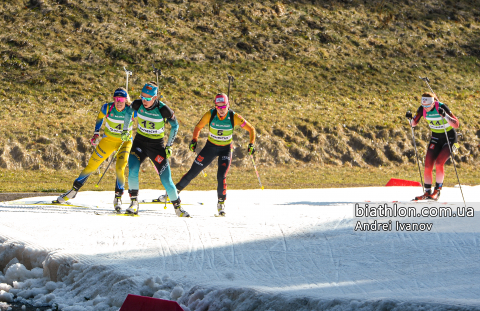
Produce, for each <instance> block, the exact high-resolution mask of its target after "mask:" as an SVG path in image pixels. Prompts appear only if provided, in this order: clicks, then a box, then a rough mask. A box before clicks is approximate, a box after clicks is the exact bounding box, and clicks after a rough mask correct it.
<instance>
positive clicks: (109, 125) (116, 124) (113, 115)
mask: <svg viewBox="0 0 480 311" xmlns="http://www.w3.org/2000/svg"><path fill="white" fill-rule="evenodd" d="M112 105H113V107H112ZM125 111H126V110H125V109H123V110H122V111H118V110H117V108H115V104H114V103H109V104H108V106H107V115H106V122H105V130H104V131H105V134H106V135H107V136H111V137H115V138H120V136H121V135H120V134H122V130H123V120H124V118H125ZM128 130H129V131H131V130H132V126H130V127H129V128H128Z"/></svg>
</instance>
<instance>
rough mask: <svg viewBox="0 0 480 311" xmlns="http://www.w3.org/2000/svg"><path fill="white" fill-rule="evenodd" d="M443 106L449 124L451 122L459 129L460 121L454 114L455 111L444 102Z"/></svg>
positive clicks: (452, 125) (451, 124)
mask: <svg viewBox="0 0 480 311" xmlns="http://www.w3.org/2000/svg"><path fill="white" fill-rule="evenodd" d="M442 108H443V109H444V110H445V112H446V114H445V120H447V122H448V124H450V126H451V127H453V128H455V129H457V128H458V126H459V125H460V122H459V121H458V119H457V117H456V116H454V115H453V113H452V112H451V111H450V109H449V108H448V107H447V105H445V104H443V105H442Z"/></svg>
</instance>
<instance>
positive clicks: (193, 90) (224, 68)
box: [0, 0, 480, 181]
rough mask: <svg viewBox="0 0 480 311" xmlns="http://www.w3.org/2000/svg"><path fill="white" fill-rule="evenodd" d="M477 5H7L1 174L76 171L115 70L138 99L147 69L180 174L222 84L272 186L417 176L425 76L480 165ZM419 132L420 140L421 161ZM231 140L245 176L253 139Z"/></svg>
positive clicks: (75, 1)
mask: <svg viewBox="0 0 480 311" xmlns="http://www.w3.org/2000/svg"><path fill="white" fill-rule="evenodd" d="M478 4H479V3H478V1H456V2H452V1H449V0H446V1H433V0H432V1H423V2H421V3H420V2H418V3H417V2H414V1H409V0H407V1H388V2H386V1H371V2H364V1H357V0H353V1H349V2H348V3H347V2H345V3H344V2H340V1H327V2H319V1H316V2H315V1H314V2H313V4H312V3H311V2H308V3H306V2H305V3H304V2H301V1H291V2H288V3H287V2H283V3H282V2H273V1H266V2H265V1H264V2H261V3H259V2H255V1H239V2H223V1H222V2H221V1H213V0H203V1H201V0H197V1H189V2H184V1H164V0H142V1H126V0H116V1H111V2H103V1H100V2H99V1H93V0H82V1H80V0H60V1H50V0H33V1H29V2H25V3H21V2H18V1H13V0H7V1H4V3H3V4H2V6H0V13H2V15H3V17H4V18H3V19H2V20H0V27H2V33H1V34H0V66H1V68H2V75H0V82H1V83H0V95H2V98H1V99H0V108H1V109H0V124H2V128H3V129H4V131H2V132H3V133H4V135H2V137H0V167H2V168H4V169H8V170H11V169H27V170H36V171H37V173H38V174H40V171H42V170H43V169H46V170H48V169H56V170H65V169H67V170H74V171H76V170H79V169H81V167H82V166H83V165H85V162H86V160H87V159H88V156H89V155H90V152H91V149H90V148H91V147H89V146H88V144H87V139H88V138H89V137H90V136H91V135H92V132H93V125H94V120H95V117H96V114H97V112H98V110H99V108H100V106H101V105H102V104H103V103H105V102H106V101H108V100H109V99H110V97H111V93H112V91H113V90H114V89H115V88H116V87H118V86H120V85H123V84H124V81H125V75H124V73H123V67H124V66H127V68H128V69H130V70H132V71H133V72H134V75H133V77H132V79H131V80H130V85H129V92H130V94H131V96H132V97H133V98H135V97H137V96H138V95H139V93H140V88H141V86H142V85H143V83H144V82H146V81H148V80H152V79H155V77H154V75H153V74H152V73H151V64H152V63H153V62H154V63H155V64H156V66H157V67H159V68H161V69H162V71H163V74H164V75H163V76H162V77H161V79H160V84H161V85H162V92H163V94H164V95H165V99H166V102H167V103H168V104H169V105H171V106H172V107H173V108H174V109H175V111H176V114H177V116H178V118H179V120H180V122H181V128H180V132H179V138H178V139H177V144H176V156H175V159H174V162H173V166H174V167H181V168H182V169H183V170H185V169H186V168H187V167H188V166H189V165H190V163H191V160H192V155H191V154H189V153H188V152H187V143H188V142H189V141H190V139H191V132H192V129H193V126H194V125H195V123H196V122H197V121H198V119H199V118H200V116H201V115H202V114H203V112H204V111H206V110H207V109H208V108H210V107H211V101H212V98H213V96H214V94H216V93H217V92H220V91H222V92H226V89H227V85H228V80H227V79H226V75H227V73H230V74H232V75H234V76H235V78H236V83H235V85H234V86H233V88H232V98H233V105H232V108H233V109H234V110H235V111H237V112H239V113H240V114H242V115H243V116H245V117H246V118H247V119H248V120H249V121H250V122H251V123H253V124H254V125H255V127H256V128H257V129H258V134H259V135H258V137H257V145H258V148H257V150H258V155H257V157H258V162H259V163H260V164H262V165H263V166H265V167H269V168H271V169H272V170H273V169H274V167H275V166H278V165H284V164H287V165H290V166H302V165H311V166H312V167H317V166H318V165H320V167H322V165H327V166H328V167H330V166H340V167H339V168H338V169H342V167H341V166H346V167H347V171H348V169H349V168H350V167H354V168H356V167H358V168H365V169H368V168H372V167H373V168H375V169H378V168H380V167H392V168H393V167H396V166H398V165H412V164H414V159H415V158H414V153H413V146H412V143H411V137H410V132H409V129H408V128H407V126H406V121H405V120H404V117H403V116H404V114H405V111H406V110H415V109H416V107H417V106H418V102H419V95H420V94H421V93H422V92H424V91H426V87H425V85H423V84H422V82H421V81H420V80H419V79H418V76H420V75H421V76H425V75H428V76H429V77H430V79H431V81H432V83H431V84H432V86H433V87H434V89H435V90H436V91H437V93H438V94H439V95H440V98H441V100H442V101H443V102H445V103H447V104H448V105H449V107H451V108H452V110H453V111H454V113H455V114H456V115H457V116H458V117H459V119H460V120H461V128H460V130H459V132H460V133H461V134H462V137H461V145H462V147H461V149H460V154H459V155H458V156H457V160H458V161H459V162H461V163H462V164H464V165H467V166H471V165H475V164H478V162H479V160H480V158H479V155H480V153H479V150H478V149H479V141H478V138H479V134H478V132H477V129H478V126H479V121H478V120H479V117H480V115H479V114H480V113H479V110H478V109H476V108H478V107H479V105H478V103H477V101H478V97H479V96H480V93H479V91H480V89H479V88H478V85H479V80H478V79H479V78H478V67H479V66H480V62H479V60H478V55H479V54H478V50H479V49H478V48H479V43H480V41H479V40H478V39H477V38H478V34H479V33H480V24H479V16H480V11H479V9H478V7H479V6H478ZM428 132H429V131H428V129H427V128H426V124H422V125H421V128H419V130H418V131H417V138H418V141H417V142H418V145H419V151H420V153H424V150H425V146H426V140H427V139H428V136H429V135H428ZM236 133H237V134H236V137H235V142H236V146H237V147H238V148H237V149H236V151H235V158H234V159H235V160H234V166H237V167H239V168H242V167H247V166H248V165H249V161H248V157H246V155H245V148H246V144H247V139H248V136H246V135H245V133H244V132H243V131H242V130H238V131H237V132H236ZM74 175H75V174H74ZM69 176H71V174H69ZM337 181H338V180H337Z"/></svg>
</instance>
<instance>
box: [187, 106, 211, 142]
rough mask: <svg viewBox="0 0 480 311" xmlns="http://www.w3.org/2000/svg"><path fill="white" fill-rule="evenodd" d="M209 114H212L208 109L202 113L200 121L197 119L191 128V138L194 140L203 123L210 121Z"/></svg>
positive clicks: (196, 138)
mask: <svg viewBox="0 0 480 311" xmlns="http://www.w3.org/2000/svg"><path fill="white" fill-rule="evenodd" d="M211 116H212V114H211V112H210V110H209V111H207V112H206V113H205V114H204V115H203V117H202V118H201V119H200V121H198V123H197V125H195V128H194V129H193V137H192V140H194V141H197V140H198V136H199V135H200V131H201V130H202V129H203V127H204V126H205V125H207V124H208V122H210V117H211Z"/></svg>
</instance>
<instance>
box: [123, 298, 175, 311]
mask: <svg viewBox="0 0 480 311" xmlns="http://www.w3.org/2000/svg"><path fill="white" fill-rule="evenodd" d="M120 311H183V309H182V308H181V307H180V305H179V304H178V303H177V302H176V301H170V300H163V299H158V298H151V297H144V296H137V295H130V294H129V295H128V296H127V299H125V301H124V302H123V305H122V307H121V308H120Z"/></svg>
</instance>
